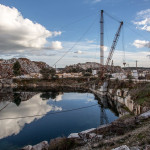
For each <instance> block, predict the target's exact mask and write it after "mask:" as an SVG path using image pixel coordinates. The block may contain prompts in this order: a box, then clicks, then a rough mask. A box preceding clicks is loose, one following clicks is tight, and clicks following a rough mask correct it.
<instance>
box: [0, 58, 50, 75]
mask: <svg viewBox="0 0 150 150" xmlns="http://www.w3.org/2000/svg"><path fill="white" fill-rule="evenodd" d="M16 61H18V62H19V63H20V65H21V74H30V73H39V72H40V70H41V69H42V68H51V67H50V66H49V65H47V64H46V63H44V62H36V61H31V60H29V59H27V58H19V59H16V58H12V59H9V60H4V59H0V77H1V78H11V77H13V76H14V74H13V65H14V63H15V62H16Z"/></svg>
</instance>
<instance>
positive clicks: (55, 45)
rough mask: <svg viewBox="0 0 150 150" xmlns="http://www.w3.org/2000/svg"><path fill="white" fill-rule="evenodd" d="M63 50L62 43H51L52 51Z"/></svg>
mask: <svg viewBox="0 0 150 150" xmlns="http://www.w3.org/2000/svg"><path fill="white" fill-rule="evenodd" d="M62 48H63V47H62V43H61V42H60V41H53V42H52V43H51V49H53V50H60V49H62Z"/></svg>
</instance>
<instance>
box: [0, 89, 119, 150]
mask: <svg viewBox="0 0 150 150" xmlns="http://www.w3.org/2000/svg"><path fill="white" fill-rule="evenodd" d="M91 105H93V106H94V107H87V106H91ZM82 107H87V109H79V110H76V108H82ZM112 107H115V105H110V104H109V103H108V102H107V98H106V99H102V100H101V101H98V100H97V98H96V97H95V96H94V95H93V94H91V93H75V92H73V93H63V92H25V91H24V92H13V91H7V90H3V92H1V93H0V129H1V132H0V139H1V140H0V149H1V147H2V145H4V143H7V144H5V147H3V148H2V149H4V148H5V149H10V147H8V145H13V146H17V147H19V148H20V147H22V146H24V145H28V144H31V145H34V144H37V143H39V142H41V141H43V140H47V141H49V140H50V139H52V138H56V137H58V136H62V135H63V136H68V135H69V134H70V133H75V132H80V131H83V130H86V129H89V128H95V127H98V126H99V125H101V124H106V123H110V122H112V121H114V120H115V119H117V118H118V117H117V116H118V114H117V113H118V112H117V111H116V110H115V111H116V112H115V111H114V109H112ZM74 109H75V111H69V112H65V113H62V112H63V111H66V110H74ZM56 112H57V113H58V112H61V113H59V114H55V115H50V114H54V113H56ZM114 112H115V113H114ZM31 116H33V117H31ZM21 117H22V118H21ZM2 118H3V119H4V118H5V119H4V120H1V119H2ZM10 118H11V119H10ZM12 118H14V119H12ZM33 135H34V138H33ZM11 150H13V148H11Z"/></svg>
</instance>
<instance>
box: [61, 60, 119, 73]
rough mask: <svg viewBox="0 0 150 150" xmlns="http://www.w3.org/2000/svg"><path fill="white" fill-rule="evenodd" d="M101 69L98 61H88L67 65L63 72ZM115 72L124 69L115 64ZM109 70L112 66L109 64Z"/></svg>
mask: <svg viewBox="0 0 150 150" xmlns="http://www.w3.org/2000/svg"><path fill="white" fill-rule="evenodd" d="M88 69H92V70H100V64H99V63H96V62H86V63H78V64H74V65H70V66H66V67H65V68H64V69H63V72H80V71H81V72H82V71H84V70H88ZM112 69H113V71H114V72H122V69H121V67H120V66H113V67H112ZM108 70H110V66H108Z"/></svg>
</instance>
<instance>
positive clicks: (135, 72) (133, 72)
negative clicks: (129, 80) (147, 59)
mask: <svg viewBox="0 0 150 150" xmlns="http://www.w3.org/2000/svg"><path fill="white" fill-rule="evenodd" d="M131 75H132V76H133V77H134V78H135V79H138V77H139V75H138V72H137V70H132V71H131Z"/></svg>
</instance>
